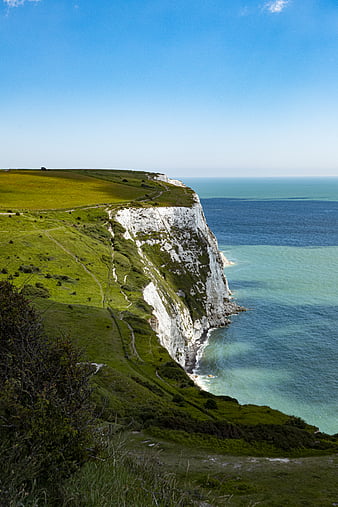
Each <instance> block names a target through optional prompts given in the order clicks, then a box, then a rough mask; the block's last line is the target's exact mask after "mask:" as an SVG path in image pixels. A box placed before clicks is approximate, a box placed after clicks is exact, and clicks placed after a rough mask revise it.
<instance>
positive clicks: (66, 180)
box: [0, 170, 191, 211]
mask: <svg viewBox="0 0 338 507" xmlns="http://www.w3.org/2000/svg"><path fill="white" fill-rule="evenodd" d="M155 199H156V202H157V205H158V204H160V205H169V206H170V205H173V204H174V205H189V204H190V203H191V191H190V190H189V189H186V190H184V191H182V189H180V190H179V191H177V188H176V187H174V186H173V185H169V184H164V183H162V182H160V181H155V180H153V179H149V176H148V173H145V172H139V173H137V172H132V171H104V170H101V171H98V170H96V171H90V170H48V171H38V170H10V171H0V209H1V210H3V211H8V210H15V211H16V210H24V209H25V210H50V209H66V208H77V207H81V206H92V205H95V204H122V203H126V202H132V201H136V202H137V201H142V202H144V203H153V202H155V201H154V200H155Z"/></svg>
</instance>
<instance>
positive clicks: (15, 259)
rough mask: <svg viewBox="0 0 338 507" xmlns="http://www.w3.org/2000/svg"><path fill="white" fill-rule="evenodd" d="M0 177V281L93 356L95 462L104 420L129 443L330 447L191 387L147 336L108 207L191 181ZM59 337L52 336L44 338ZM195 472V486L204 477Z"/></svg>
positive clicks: (137, 265) (136, 261) (259, 449)
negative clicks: (197, 477)
mask: <svg viewBox="0 0 338 507" xmlns="http://www.w3.org/2000/svg"><path fill="white" fill-rule="evenodd" d="M12 177H13V178H14V179H13V180H11V178H12ZM43 178H46V179H45V180H44V179H43ZM49 178H50V180H49ZM13 182H14V183H15V184H14V183H13ZM51 182H52V184H51ZM0 183H1V185H2V186H1V188H2V189H3V195H2V203H1V205H2V207H3V208H2V213H3V214H0V258H1V264H0V281H2V282H5V283H6V282H7V281H10V282H11V283H12V284H14V285H15V287H17V289H18V290H19V291H21V293H22V294H24V295H25V298H27V299H28V300H29V301H30V303H31V305H33V306H34V308H35V309H37V310H38V311H39V312H41V315H42V319H43V324H44V330H45V331H44V332H43V333H46V334H47V335H48V336H60V335H61V336H69V337H70V338H71V340H72V342H73V343H74V344H75V345H76V346H80V348H81V349H82V350H83V351H84V352H83V357H82V359H81V361H79V360H77V362H82V363H94V362H95V363H97V364H98V365H100V367H99V368H98V369H97V371H96V370H95V371H96V373H95V374H94V372H93V370H91V373H92V375H91V380H90V384H91V391H92V394H91V402H92V404H93V411H92V415H93V417H94V418H95V427H96V428H100V431H101V430H102V431H103V433H102V435H104V437H102V438H103V440H104V445H103V447H104V448H105V449H104V450H103V451H102V452H103V456H105V457H102V459H106V460H107V464H106V466H107V469H109V467H111V466H112V461H111V460H112V459H114V458H113V456H114V452H115V451H114V452H113V451H112V448H113V449H114V448H115V447H114V446H116V437H115V436H112V429H114V431H115V430H117V429H120V430H122V429H123V430H126V429H127V430H128V431H129V432H132V431H134V432H139V433H138V434H136V433H128V438H129V439H130V440H131V441H133V442H135V447H137V438H138V437H137V436H135V435H142V438H150V439H152V442H155V443H156V442H165V441H170V442H172V445H175V446H177V448H179V447H182V446H183V447H184V448H190V449H196V448H197V447H198V448H199V449H204V450H205V452H206V453H212V452H213V453H216V452H217V453H223V454H224V453H229V454H232V455H246V456H252V455H253V456H270V457H278V456H289V457H297V456H307V455H308V456H310V455H311V456H316V455H317V456H320V455H322V454H327V453H330V452H335V451H336V450H337V443H336V439H335V438H334V437H330V436H328V435H323V434H318V433H315V430H316V429H315V428H314V427H311V426H309V425H307V424H306V423H304V422H303V421H301V420H299V419H297V418H295V417H292V416H288V415H285V414H282V413H280V412H278V411H276V410H272V409H270V408H269V407H258V406H253V405H245V406H241V405H239V404H238V403H237V401H236V400H235V399H232V398H228V397H226V396H224V397H216V396H213V395H212V394H210V393H206V392H204V391H201V390H200V389H199V388H197V387H196V386H195V385H194V384H193V382H192V381H191V379H190V378H189V377H188V376H187V375H186V373H185V372H184V370H183V369H182V368H181V367H180V366H178V365H177V364H176V363H174V362H173V361H172V359H171V358H170V356H169V354H168V352H167V351H166V350H165V349H164V348H163V347H161V345H160V344H159V343H158V340H157V336H156V334H155V333H154V331H153V330H152V328H151V326H150V323H149V322H150V320H151V318H152V313H151V312H152V309H151V308H150V307H149V305H147V304H146V303H145V301H144V300H143V297H142V290H143V288H144V287H145V286H146V285H147V283H148V282H149V279H148V275H147V274H146V273H145V272H144V270H143V267H142V262H141V259H140V257H139V254H138V251H137V249H136V246H135V244H134V243H133V242H132V241H130V240H128V239H126V238H125V237H124V234H123V233H124V230H123V228H122V227H121V225H120V224H118V223H117V222H115V221H114V220H111V219H110V218H109V214H108V211H109V210H115V209H118V208H119V207H120V206H129V205H132V206H139V207H140V206H142V207H149V206H151V207H153V206H158V205H161V206H162V205H166V206H167V205H171V206H175V205H180V206H190V205H191V204H192V202H193V194H192V191H190V190H189V189H186V188H180V187H174V186H173V185H170V184H169V183H166V182H162V181H157V180H154V179H153V178H152V177H151V175H149V174H148V173H135V172H128V171H43V172H39V171H10V172H0ZM45 183H47V184H46V186H44V185H45ZM30 196H31V199H30ZM147 248H148V247H147ZM153 259H154V261H158V263H159V271H158V272H159V276H161V271H160V268H161V266H160V260H161V255H159V253H158V252H157V251H156V252H154V255H153ZM162 275H163V273H162ZM173 277H174V274H173V273H170V276H169V278H168V279H167V281H166V283H170V284H173V285H174V286H175V280H174V279H173ZM184 283H188V280H184ZM5 286H6V285H5ZM178 286H179V284H178V285H177V287H178ZM177 287H175V290H176V288H177ZM14 294H15V297H17V298H19V299H18V301H21V303H20V304H22V305H24V304H25V303H23V301H24V300H23V299H22V298H21V296H19V295H18V294H17V292H16V291H14ZM20 298H21V299H20ZM192 303H193V302H192ZM196 310H198V308H196ZM29 311H31V310H29ZM2 312H3V310H2ZM32 315H33V313H32ZM34 315H35V314H34ZM34 319H36V317H33V321H34V322H37V321H36V320H34ZM14 320H15V319H14V318H13V321H14ZM41 333H42V331H41ZM48 343H49V344H50V346H51V347H53V346H54V345H53V342H51V341H50V340H49V341H48ZM59 346H60V341H58V340H56V342H55V347H59ZM64 346H66V345H64ZM67 347H70V345H69V343H68V342H67ZM57 350H58V349H57V348H56V349H55V351H54V352H53V354H54V355H55V356H56V357H57V355H58V353H57ZM67 350H71V349H67ZM16 354H17V352H15V354H14V355H16ZM46 354H47V353H46ZM18 357H19V356H18ZM38 357H40V356H38ZM49 357H50V356H49V355H48V354H47V355H46V358H47V359H48V361H49ZM72 357H75V356H72ZM50 360H51V361H52V359H50ZM39 361H40V359H39ZM76 371H81V372H87V370H86V369H80V370H79V369H77V370H76ZM86 374H87V373H86ZM10 378H12V377H10ZM4 382H5V383H6V379H4ZM9 384H10V383H9ZM9 384H8V385H9ZM4 392H5V391H4ZM13 414H14V415H15V412H13ZM60 417H61V415H60ZM63 417H66V416H62V417H61V419H60V421H61V422H60V424H61V425H62V424H63V422H62V421H63ZM43 431H44V430H43ZM81 434H82V430H81ZM85 434H86V432H84V433H83V435H85ZM109 442H114V445H113V444H112V445H110V444H109ZM101 444H102V441H101ZM81 445H82V444H81ZM183 447H182V448H183ZM126 449H127V451H123V452H122V454H121V453H120V454H119V456H122V455H123V456H124V457H125V458H123V460H122V461H120V463H123V466H122V465H121V466H122V469H123V470H124V472H125V473H126V474H127V475H126V477H127V476H128V474H130V473H133V474H134V476H135V474H136V476H137V474H138V473H139V472H140V470H141V469H142V466H140V468H137V466H136V465H135V467H134V469H133V470H134V471H133V472H130V470H131V469H132V468H130V467H129V465H128V459H127V457H128V456H130V453H132V452H133V451H132V450H131V449H130V448H128V445H126ZM105 453H106V454H105ZM126 453H127V454H126ZM127 455H128V456H127ZM81 459H82V457H81V456H79V457H78V458H76V459H75V461H76V462H77V463H80V462H81ZM121 459H122V458H121ZM104 466H105V465H103V464H102V465H98V463H97V462H94V463H87V465H86V466H85V468H84V469H82V471H80V472H78V473H77V474H76V476H74V481H76V480H77V481H78V483H77V484H82V486H81V487H80V486H79V487H80V489H81V488H83V487H84V486H83V484H84V482H83V481H85V475H83V476H82V475H81V474H82V472H83V473H84V474H89V475H90V474H91V473H94V472H95V473H99V474H100V475H103V472H102V470H101V468H102V467H103V468H104ZM152 466H153V465H152V464H149V467H150V469H151V467H152ZM99 468H100V470H101V471H100V472H98V469H99ZM61 469H62V467H61V468H60V470H61ZM122 469H121V470H122ZM95 470H96V471H95ZM137 470H138V471H137ZM140 473H141V472H140ZM200 479H201V481H202V483H203V484H204V485H201V484H200V486H201V488H202V490H203V491H204V489H205V484H206V483H205V481H204V482H203V480H204V479H203V480H202V478H200ZM168 481H169V482H166V483H165V484H164V483H163V482H159V483H158V484H157V486H156V488H157V490H159V491H161V488H164V489H166V488H167V489H168V488H169V489H168V491H170V494H169V496H168V502H167V503H163V504H162V505H171V504H170V502H171V501H172V498H174V497H175V494H176V493H175V492H174V490H175V491H176V489H175V488H176V485H174V486H173V488H171V487H169V486H168V484H169V483H170V481H171V479H170V480H169V479H168ZM89 482H90V481H89ZM74 484H75V483H73V486H72V487H74V488H75V485H74ZM200 486H198V488H199V487H200ZM154 487H155V486H154ZM149 488H151V486H150V483H149ZM203 488H204V489H203ZM220 489H221V488H220ZM235 489H236V488H235ZM249 489H250V488H249ZM215 490H217V487H216V486H215ZM172 494H173V495H174V497H173V496H172ZM81 495H82V493H81V494H80V493H79V498H80V497H81ZM88 495H89V493H88ZM216 496H217V495H216ZM156 498H157V497H156ZM175 498H176V500H175V502H176V505H179V503H178V502H179V500H178V497H177V496H176V497H175ZM87 499H88V497H87ZM72 501H73V500H72ZM146 501H148V500H145V502H146ZM156 501H157V500H156ZM69 502H71V500H69ZM74 502H75V500H74ZM81 502H82V503H81ZM81 502H80V500H79V503H78V505H83V504H86V505H90V503H88V500H87V501H85V500H83V497H82V500H81ZM86 502H87V503H86ZM154 502H155V500H154ZM173 502H174V500H173ZM174 504H175V503H173V505H174ZM68 505H71V503H68ZM74 505H77V504H76V503H74ZM92 505H99V504H92ZM102 505H104V504H102ZM122 505H123V503H122ZM139 505H147V504H146V503H144V504H141V503H140V504H139ZM148 505H151V504H149V503H148ZM154 505H156V503H154ZM158 505H161V504H160V503H158ZM184 505H188V504H187V503H185V504H184Z"/></svg>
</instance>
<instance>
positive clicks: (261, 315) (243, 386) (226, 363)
mask: <svg viewBox="0 0 338 507" xmlns="http://www.w3.org/2000/svg"><path fill="white" fill-rule="evenodd" d="M183 181H184V183H185V184H187V185H188V186H190V187H192V188H193V189H194V190H195V191H196V192H197V193H198V195H199V196H200V199H201V203H202V206H203V209H204V213H205V216H206V219H207V222H208V225H209V227H210V228H211V230H212V231H213V232H214V234H215V235H216V237H217V240H218V243H219V249H220V250H221V251H222V252H223V253H224V254H225V256H226V257H227V259H228V260H229V261H231V262H232V263H233V264H232V265H230V266H228V267H226V268H225V273H226V276H227V278H228V281H229V285H230V289H231V291H232V293H233V297H234V299H235V300H236V302H237V303H238V304H240V305H241V306H244V307H245V308H246V309H247V311H246V312H243V313H240V314H238V315H235V316H232V317H231V324H230V325H229V326H228V327H226V328H221V329H217V330H213V331H211V332H210V336H209V342H208V345H207V346H206V347H205V349H204V352H203V355H202V357H201V359H200V361H199V363H198V366H197V369H196V374H197V375H198V383H199V384H200V385H201V386H202V387H203V388H204V389H205V390H208V391H210V392H212V393H214V394H217V395H221V394H223V395H229V396H232V397H234V398H237V400H238V401H239V402H240V403H242V404H249V403H253V404H257V405H268V406H270V407H272V408H275V409H278V410H281V411H283V412H285V413H287V414H289V415H295V416H298V417H301V418H302V419H304V420H305V421H307V422H308V423H310V424H313V425H315V426H317V427H318V428H319V429H320V430H321V431H323V432H325V433H329V434H335V433H338V403H337V402H338V380H337V377H338V178H252V179H246V178H184V179H183Z"/></svg>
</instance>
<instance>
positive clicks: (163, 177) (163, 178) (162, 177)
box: [152, 173, 185, 187]
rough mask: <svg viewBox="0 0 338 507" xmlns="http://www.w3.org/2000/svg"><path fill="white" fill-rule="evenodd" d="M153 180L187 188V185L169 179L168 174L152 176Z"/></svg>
mask: <svg viewBox="0 0 338 507" xmlns="http://www.w3.org/2000/svg"><path fill="white" fill-rule="evenodd" d="M152 179H154V180H158V181H163V182H164V183H171V184H172V185H175V186H176V187H185V184H184V183H183V182H182V181H180V180H174V179H173V178H169V177H168V176H167V175H166V174H162V173H157V174H155V176H152Z"/></svg>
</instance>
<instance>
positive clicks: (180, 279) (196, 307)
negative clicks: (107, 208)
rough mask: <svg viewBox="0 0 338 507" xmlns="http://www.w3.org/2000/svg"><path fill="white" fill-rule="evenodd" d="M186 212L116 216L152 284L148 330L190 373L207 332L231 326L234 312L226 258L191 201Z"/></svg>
mask: <svg viewBox="0 0 338 507" xmlns="http://www.w3.org/2000/svg"><path fill="white" fill-rule="evenodd" d="M194 199H195V202H194V204H193V205H192V206H190V207H183V206H182V207H175V206H172V207H161V206H157V207H143V208H133V207H128V208H123V209H120V210H119V211H118V212H117V213H116V214H115V217H114V218H115V220H117V221H118V222H119V223H120V224H121V225H122V226H123V227H124V229H125V233H124V236H125V238H126V239H130V240H132V241H134V242H135V243H136V245H137V248H138V252H139V255H140V257H141V258H142V262H143V264H144V271H145V273H146V274H147V276H148V277H149V279H150V280H151V282H150V283H149V284H148V285H147V286H146V287H145V289H144V292H143V295H144V299H145V301H146V302H147V303H148V304H149V305H150V306H151V307H152V308H153V318H152V319H151V325H152V327H153V329H154V330H155V331H156V333H157V335H158V337H159V340H160V342H161V344H162V345H163V346H164V347H165V348H166V349H167V350H168V352H169V354H170V355H171V357H172V358H173V359H174V360H175V361H177V362H178V363H179V364H181V365H182V366H183V367H184V368H186V369H187V371H191V370H192V368H193V365H194V363H195V359H196V354H197V352H198V350H199V348H200V346H201V344H202V343H203V341H204V340H205V338H206V336H207V332H208V330H209V329H211V328H215V327H220V326H224V325H226V324H228V323H229V320H228V316H229V315H230V314H232V313H235V312H236V310H238V307H237V305H236V304H235V303H233V302H232V301H231V294H230V291H229V287H228V284H227V280H226V278H225V275H224V270H223V268H224V264H225V258H224V256H223V255H222V254H221V253H220V252H219V250H218V245H217V240H216V238H215V236H214V235H213V233H212V232H211V231H210V229H209V227H208V225H207V223H206V220H205V216H204V213H203V210H202V207H201V204H200V201H199V199H198V197H197V195H195V197H194Z"/></svg>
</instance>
